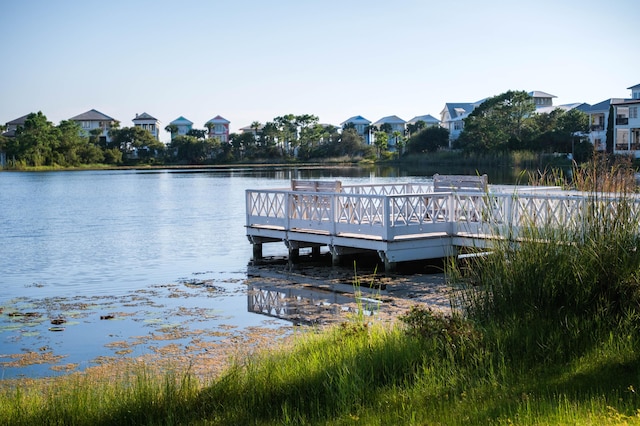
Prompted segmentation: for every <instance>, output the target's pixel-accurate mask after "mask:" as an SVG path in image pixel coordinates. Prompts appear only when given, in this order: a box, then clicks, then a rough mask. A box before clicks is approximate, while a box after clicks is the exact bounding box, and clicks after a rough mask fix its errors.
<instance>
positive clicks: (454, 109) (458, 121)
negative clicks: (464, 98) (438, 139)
mask: <svg viewBox="0 0 640 426" xmlns="http://www.w3.org/2000/svg"><path fill="white" fill-rule="evenodd" d="M484 101H485V100H484V99H481V100H479V101H478V102H448V103H446V104H444V108H443V109H442V111H441V112H440V125H441V126H442V127H444V128H445V129H447V130H449V148H451V145H452V142H453V141H455V140H456V139H458V138H459V137H460V133H462V129H464V119H465V118H467V117H468V116H469V114H471V112H472V111H473V110H474V109H476V107H477V106H478V105H480V104H481V103H482V102H484Z"/></svg>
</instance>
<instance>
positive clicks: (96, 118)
mask: <svg viewBox="0 0 640 426" xmlns="http://www.w3.org/2000/svg"><path fill="white" fill-rule="evenodd" d="M69 120H71V121H75V122H76V123H78V125H79V126H80V129H81V132H82V134H83V135H84V136H87V137H88V136H90V135H91V131H92V130H96V129H98V130H100V134H99V135H98V136H99V138H100V142H110V141H111V139H110V136H109V130H111V128H113V127H115V126H116V123H118V120H116V119H115V118H111V117H109V116H108V115H106V114H103V113H101V112H100V111H96V110H95V109H92V110H89V111H87V112H83V113H82V114H79V115H76V116H75V117H71V118H70V119H69Z"/></svg>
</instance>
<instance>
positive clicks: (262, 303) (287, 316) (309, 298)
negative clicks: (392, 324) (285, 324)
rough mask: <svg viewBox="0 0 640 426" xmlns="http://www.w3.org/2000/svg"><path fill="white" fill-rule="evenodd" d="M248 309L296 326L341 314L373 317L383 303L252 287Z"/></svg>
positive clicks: (309, 290) (300, 289)
mask: <svg viewBox="0 0 640 426" xmlns="http://www.w3.org/2000/svg"><path fill="white" fill-rule="evenodd" d="M248 288H249V290H248V292H247V310H248V311H249V312H253V313H257V314H262V315H267V316H270V317H274V318H279V319H284V320H287V321H291V322H292V323H294V324H304V325H313V324H323V323H326V322H330V321H334V320H335V319H336V318H337V317H338V316H339V315H341V314H362V315H365V316H371V315H374V314H375V313H376V312H379V310H380V307H381V305H382V302H381V301H379V300H376V299H374V298H372V297H366V296H361V295H357V294H356V296H354V294H353V292H352V293H351V295H349V294H348V293H340V292H339V291H335V290H331V289H321V288H316V287H311V286H299V285H294V286H278V285H267V284H251V285H249V287H248Z"/></svg>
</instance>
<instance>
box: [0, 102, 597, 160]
mask: <svg viewBox="0 0 640 426" xmlns="http://www.w3.org/2000/svg"><path fill="white" fill-rule="evenodd" d="M250 128H251V129H252V131H251V132H243V133H232V134H231V135H229V141H228V142H227V141H225V142H221V141H220V140H219V139H217V138H216V137H209V135H210V134H211V132H212V129H211V128H208V129H192V130H190V131H189V132H188V133H187V134H186V135H180V136H174V137H173V138H172V140H171V142H169V143H168V144H166V145H165V144H164V143H162V142H160V141H158V140H157V139H156V138H155V137H154V136H153V135H152V134H151V133H150V132H149V131H147V130H146V129H142V128H140V127H135V126H134V127H124V128H120V127H119V123H116V124H115V126H114V127H112V128H111V129H110V130H109V138H108V140H107V138H104V137H103V134H102V132H103V130H102V129H94V130H91V131H89V133H88V134H86V133H84V132H82V131H81V130H82V129H81V128H80V126H79V124H78V123H77V122H74V121H71V120H64V121H61V122H60V124H58V125H57V126H56V125H54V124H53V123H51V122H50V121H48V120H47V118H46V116H45V115H44V114H42V112H37V113H32V114H29V115H28V116H27V118H26V120H25V123H24V125H23V126H20V127H19V128H18V129H17V131H16V133H15V137H5V136H2V137H0V151H4V152H5V153H6V158H7V160H8V163H9V166H10V167H15V168H21V167H28V166H31V167H38V166H60V167H74V166H80V165H82V164H100V163H102V164H111V165H122V164H138V163H147V164H148V163H156V164H185V165H186V164H216V163H228V162H237V161H264V160H269V161H274V160H289V159H296V160H300V161H310V160H316V159H318V160H321V159H327V158H349V159H361V158H370V159H390V158H402V157H403V156H404V155H409V154H424V153H432V152H435V151H438V150H442V149H448V148H449V131H448V130H447V129H445V128H443V127H440V126H427V125H426V123H425V122H423V121H418V122H417V123H409V124H408V125H407V126H406V129H405V131H403V132H400V131H393V130H392V128H391V126H390V125H389V124H383V125H381V126H379V128H377V127H374V126H370V127H368V128H367V129H365V134H367V135H371V136H373V138H372V145H368V144H367V143H365V140H364V138H363V136H361V135H360V134H358V132H357V131H356V129H355V126H354V125H353V124H350V123H349V124H346V125H345V126H344V127H343V128H342V129H339V128H337V127H336V126H331V125H324V124H320V123H319V120H318V117H317V116H315V115H311V114H302V115H294V114H287V115H283V116H278V117H275V118H274V119H273V120H271V121H268V122H266V123H265V124H264V125H263V124H262V123H260V122H257V121H254V122H253V123H252V124H251V126H250ZM165 130H166V131H167V132H170V133H172V134H175V133H176V130H177V129H176V128H175V126H173V125H169V126H167V127H166V128H165ZM588 130H589V118H588V116H587V115H586V114H585V113H583V112H581V111H578V110H576V109H572V110H569V111H565V110H562V109H555V110H553V111H551V112H549V113H535V105H534V103H533V99H532V98H531V96H530V95H529V94H527V93H526V92H523V91H508V92H505V93H503V94H500V95H498V96H494V97H492V98H489V99H487V100H485V101H484V102H483V103H482V104H480V105H479V106H478V107H477V108H476V109H474V110H473V112H472V113H471V114H469V116H468V117H467V118H466V119H464V128H463V130H462V132H461V134H460V137H459V138H458V139H457V140H455V141H454V143H453V148H454V149H458V150H461V151H463V152H470V153H473V152H482V153H491V152H504V151H509V150H530V151H537V152H545V151H547V152H567V153H568V152H572V153H574V156H575V157H576V159H579V158H587V157H588V156H589V155H590V154H591V152H592V151H593V146H591V144H590V143H589V142H588V141H587V140H586V138H585V135H586V134H587V133H588Z"/></svg>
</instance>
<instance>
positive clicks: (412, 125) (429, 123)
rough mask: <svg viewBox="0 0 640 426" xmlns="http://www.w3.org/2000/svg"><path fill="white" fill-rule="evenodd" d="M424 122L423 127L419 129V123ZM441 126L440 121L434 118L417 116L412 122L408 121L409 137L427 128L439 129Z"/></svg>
mask: <svg viewBox="0 0 640 426" xmlns="http://www.w3.org/2000/svg"><path fill="white" fill-rule="evenodd" d="M420 122H422V125H420V126H421V127H418V123H420ZM438 126H440V120H438V119H437V118H435V117H434V116H432V115H430V114H427V115H417V116H415V117H413V118H412V119H411V120H409V121H407V130H406V133H407V136H411V135H412V134H413V133H416V132H418V131H420V130H421V129H423V128H426V127H438Z"/></svg>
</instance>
